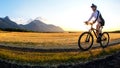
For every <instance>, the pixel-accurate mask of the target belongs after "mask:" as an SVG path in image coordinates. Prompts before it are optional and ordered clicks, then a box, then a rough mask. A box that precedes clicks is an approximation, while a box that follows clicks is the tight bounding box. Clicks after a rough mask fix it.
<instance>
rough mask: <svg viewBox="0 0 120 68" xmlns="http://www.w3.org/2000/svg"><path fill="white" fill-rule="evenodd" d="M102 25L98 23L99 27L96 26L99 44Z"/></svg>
mask: <svg viewBox="0 0 120 68" xmlns="http://www.w3.org/2000/svg"><path fill="white" fill-rule="evenodd" d="M100 28H101V24H100V23H98V24H97V25H96V29H97V31H96V33H97V36H98V37H97V42H98V43H99V42H100V41H101V29H100Z"/></svg>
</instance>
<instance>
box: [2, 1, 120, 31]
mask: <svg viewBox="0 0 120 68" xmlns="http://www.w3.org/2000/svg"><path fill="white" fill-rule="evenodd" d="M92 3H94V4H96V5H97V9H98V10H99V11H100V12H101V14H102V16H103V18H104V19H105V22H106V23H105V26H104V30H106V31H112V30H120V20H119V19H120V0H0V17H5V16H9V17H10V19H11V20H13V21H15V22H17V23H18V24H27V23H28V22H27V21H28V20H29V19H35V18H37V17H40V18H41V20H42V21H44V22H45V23H46V24H53V25H56V26H60V27H61V28H63V29H64V30H65V31H81V30H88V29H89V27H88V26H86V25H85V24H84V21H87V20H88V19H89V17H90V16H91V13H92V10H91V8H90V6H91V4H92Z"/></svg>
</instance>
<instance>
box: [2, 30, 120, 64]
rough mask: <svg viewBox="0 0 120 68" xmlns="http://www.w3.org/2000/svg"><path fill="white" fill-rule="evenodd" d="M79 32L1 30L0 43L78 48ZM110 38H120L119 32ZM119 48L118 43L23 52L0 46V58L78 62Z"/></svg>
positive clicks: (56, 62)
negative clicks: (104, 47)
mask: <svg viewBox="0 0 120 68" xmlns="http://www.w3.org/2000/svg"><path fill="white" fill-rule="evenodd" d="M80 34H81V33H31V32H1V33H0V43H1V44H6V45H10V46H20V47H43V48H50V47H51V48H55V47H57V48H58V47H59V48H61V47H63V48H78V45H77V42H78V37H79V35H80ZM110 38H111V40H114V39H120V33H110ZM118 50H120V44H119V45H117V46H110V47H107V48H106V49H105V51H103V50H102V49H101V48H98V49H94V50H91V53H92V55H91V53H90V52H89V51H86V52H79V51H78V52H60V53H56V52H55V53H54V52H47V53H42V52H23V51H17V50H16V51H15V50H12V49H4V48H0V59H1V58H2V59H7V60H10V61H15V62H22V63H23V64H24V63H32V64H34V63H36V64H44V63H48V64H54V63H55V64H59V63H63V62H65V63H66V62H67V63H71V62H75V63H76V62H79V61H85V60H91V59H94V58H98V57H100V56H103V55H105V54H107V55H108V54H110V53H114V52H115V51H118Z"/></svg>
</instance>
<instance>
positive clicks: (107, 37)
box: [100, 32, 110, 48]
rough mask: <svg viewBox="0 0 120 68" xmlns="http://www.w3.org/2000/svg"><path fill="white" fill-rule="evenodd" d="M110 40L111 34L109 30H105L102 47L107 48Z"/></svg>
mask: <svg viewBox="0 0 120 68" xmlns="http://www.w3.org/2000/svg"><path fill="white" fill-rule="evenodd" d="M104 38H105V39H104ZM109 40H110V36H109V34H108V32H103V33H102V36H101V42H100V45H101V47H102V48H106V47H107V46H108V44H109ZM105 42H106V43H105Z"/></svg>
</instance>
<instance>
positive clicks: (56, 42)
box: [0, 32, 120, 48]
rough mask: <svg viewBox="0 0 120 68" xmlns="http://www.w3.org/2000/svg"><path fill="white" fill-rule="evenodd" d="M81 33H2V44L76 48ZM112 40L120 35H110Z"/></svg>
mask: <svg viewBox="0 0 120 68" xmlns="http://www.w3.org/2000/svg"><path fill="white" fill-rule="evenodd" d="M80 34H81V33H32V32H1V33H0V43H1V44H9V45H12V44H13V46H16V45H17V46H22V47H26V46H27V47H44V48H47V47H53V48H55V47H67V48H74V47H75V48H76V47H78V46H77V42H78V38H79V35H80ZM110 38H111V40H114V39H118V38H120V33H110Z"/></svg>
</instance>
